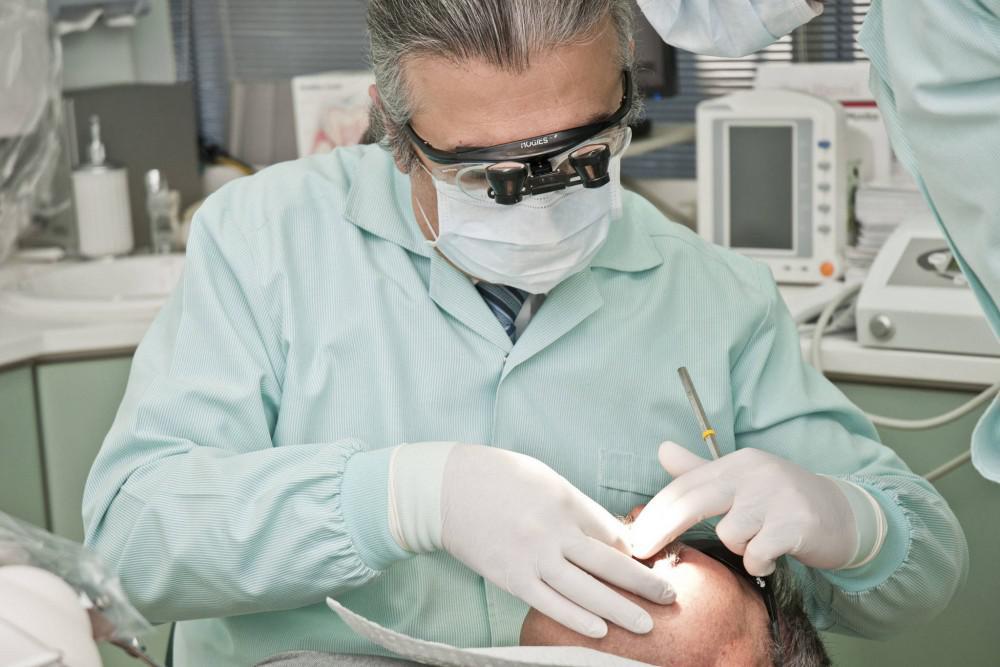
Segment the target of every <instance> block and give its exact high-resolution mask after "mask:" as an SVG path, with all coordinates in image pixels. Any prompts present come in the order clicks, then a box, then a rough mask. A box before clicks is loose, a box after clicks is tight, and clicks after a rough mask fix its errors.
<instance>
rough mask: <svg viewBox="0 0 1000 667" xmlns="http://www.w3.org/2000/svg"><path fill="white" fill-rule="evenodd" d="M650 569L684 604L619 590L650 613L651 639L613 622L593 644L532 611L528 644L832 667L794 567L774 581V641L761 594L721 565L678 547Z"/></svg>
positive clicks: (671, 659)
mask: <svg viewBox="0 0 1000 667" xmlns="http://www.w3.org/2000/svg"><path fill="white" fill-rule="evenodd" d="M644 562H645V563H646V564H647V565H649V566H651V567H654V568H656V569H657V570H661V571H663V572H664V575H665V576H666V577H667V578H668V579H669V580H670V582H671V584H672V585H673V588H674V590H675V592H676V593H677V600H676V601H675V602H674V603H673V604H671V605H658V604H654V603H652V602H649V601H647V600H644V599H642V598H639V597H638V596H635V595H632V594H631V593H627V592H625V591H621V590H620V589H616V590H618V592H620V593H622V594H623V595H624V596H625V597H627V598H629V599H630V600H632V601H633V602H635V603H636V604H638V605H640V606H641V607H643V608H644V609H645V610H646V611H648V612H649V614H650V615H651V616H652V617H653V623H654V626H653V630H652V632H650V633H649V634H646V635H635V634H632V633H631V632H628V631H626V630H623V629H622V628H620V627H618V626H616V625H613V624H611V623H609V624H608V634H607V636H606V637H604V638H602V639H591V638H589V637H585V636H583V635H579V634H577V633H575V632H573V631H572V630H569V629H567V628H565V627H564V626H562V625H560V624H558V623H556V622H555V621H553V620H551V619H549V618H548V617H546V616H544V615H542V614H541V613H539V612H538V611H536V610H534V609H532V610H531V611H530V612H529V613H528V616H527V617H526V618H525V620H524V624H523V626H522V627H521V645H522V646H583V647H586V648H593V649H597V650H600V651H605V652H607V653H613V654H615V655H619V656H622V657H626V658H630V659H633V660H639V661H641V662H646V663H649V664H651V665H664V666H673V665H684V666H685V667H703V666H704V667H708V666H715V665H719V666H721V665H755V666H763V665H775V664H778V665H783V666H784V667H813V666H815V667H820V666H826V665H829V664H830V661H829V659H828V658H827V656H826V651H825V650H824V648H823V644H822V642H821V640H820V638H819V634H818V633H817V632H816V630H815V628H814V627H813V626H812V624H811V623H810V622H809V619H808V618H807V617H806V615H805V611H804V609H803V606H802V597H801V595H800V594H799V593H798V591H797V590H796V588H795V584H794V580H793V579H792V577H791V575H790V573H789V572H788V570H787V567H785V566H783V565H782V566H780V567H779V569H778V570H777V571H776V572H775V574H774V575H772V576H771V578H770V585H771V586H772V590H773V592H774V594H775V596H776V602H777V610H778V618H779V627H780V633H779V634H780V639H779V640H778V641H777V642H775V641H773V640H772V638H771V631H770V621H769V618H768V614H767V610H766V608H765V606H764V602H763V597H762V596H761V594H760V592H758V591H757V590H755V589H754V586H753V584H751V583H750V581H749V580H747V579H746V578H744V577H741V576H738V575H737V574H736V573H735V572H733V571H732V570H731V569H730V568H729V567H727V566H726V565H724V564H723V563H721V562H720V561H718V560H716V559H715V558H713V557H711V556H709V555H707V554H706V553H703V552H702V551H700V550H698V549H696V548H695V547H693V546H688V545H686V544H683V543H682V542H674V543H671V544H670V545H668V546H667V547H666V548H665V549H664V550H663V551H662V552H660V553H659V554H657V555H656V556H655V557H653V558H651V559H649V560H648V561H644ZM612 588H614V587H612Z"/></svg>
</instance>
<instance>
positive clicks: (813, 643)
mask: <svg viewBox="0 0 1000 667" xmlns="http://www.w3.org/2000/svg"><path fill="white" fill-rule="evenodd" d="M771 586H772V587H773V590H774V596H775V599H776V601H777V603H778V625H779V628H780V633H779V634H780V637H781V639H780V640H779V641H771V642H770V644H771V662H772V663H774V664H775V665H781V666H782V667H829V666H830V665H831V664H832V663H831V662H830V657H829V656H828V655H827V653H826V647H825V646H823V640H822V639H821V638H820V636H819V632H818V631H817V630H816V627H815V626H814V625H813V624H812V621H810V620H809V616H808V615H806V610H805V605H804V604H803V601H802V592H801V591H800V590H799V585H798V581H797V580H796V579H795V577H794V575H792V572H791V570H790V569H789V568H788V564H787V563H786V562H785V559H784V558H782V559H780V560H779V561H778V566H777V568H776V569H775V571H774V574H772V575H771Z"/></svg>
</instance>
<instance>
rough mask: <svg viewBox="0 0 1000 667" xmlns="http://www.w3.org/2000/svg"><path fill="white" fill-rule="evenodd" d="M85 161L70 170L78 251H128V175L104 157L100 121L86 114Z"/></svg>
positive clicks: (89, 253) (92, 254)
mask: <svg viewBox="0 0 1000 667" xmlns="http://www.w3.org/2000/svg"><path fill="white" fill-rule="evenodd" d="M87 152H88V156H89V158H90V159H89V161H88V162H86V163H84V164H82V165H80V166H79V167H77V168H76V169H75V170H73V201H74V204H75V206H76V218H77V231H78V233H79V240H80V247H79V251H80V254H81V255H82V256H84V257H103V256H106V255H124V254H127V253H128V252H130V251H131V250H132V241H133V239H132V216H131V212H130V209H129V201H128V174H127V172H126V171H125V169H124V168H122V167H119V166H117V165H115V164H114V163H112V162H111V161H110V160H108V159H107V151H106V150H105V148H104V142H102V141H101V121H100V119H99V118H98V117H97V116H91V117H90V145H89V146H88V149H87Z"/></svg>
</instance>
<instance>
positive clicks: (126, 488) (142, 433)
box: [83, 190, 408, 622]
mask: <svg viewBox="0 0 1000 667" xmlns="http://www.w3.org/2000/svg"><path fill="white" fill-rule="evenodd" d="M277 302H279V299H278V298H277V296H276V295H275V294H271V293H265V292H264V290H263V288H262V286H261V285H260V284H259V282H258V277H257V273H256V261H255V253H254V249H253V246H252V244H251V242H250V240H249V239H248V237H247V236H246V234H245V233H244V231H243V230H241V229H240V227H239V226H238V224H237V223H235V222H234V221H232V220H229V219H228V218H227V214H226V206H225V190H223V191H222V192H220V193H218V194H217V195H215V196H213V197H211V198H209V200H208V201H207V202H206V203H205V205H204V206H203V207H202V208H201V210H200V211H199V212H198V215H197V216H196V218H195V221H194V225H193V228H192V235H191V240H190V242H189V245H188V251H187V259H186V262H185V267H184V275H183V278H182V281H181V284H180V285H179V287H178V288H177V290H176V291H175V293H174V294H173V295H172V296H171V298H170V300H169V301H168V303H167V304H166V305H165V306H164V308H163V310H162V311H161V313H160V314H159V315H158V317H157V319H156V321H155V322H154V323H153V325H152V327H151V329H150V331H149V332H148V334H147V335H146V337H145V338H144V339H143V341H142V343H141V345H140V346H139V349H138V350H137V352H136V355H135V358H134V360H133V364H132V371H131V376H130V378H129V383H128V388H127V390H126V394H125V398H124V400H123V402H122V405H121V407H120V408H119V411H118V414H117V416H116V418H115V421H114V424H113V426H112V428H111V431H110V432H109V434H108V436H107V438H106V440H105V442H104V444H103V446H102V448H101V451H100V453H99V454H98V457H97V459H96V461H95V463H94V466H93V468H92V470H91V473H90V476H89V478H88V480H87V486H86V490H85V493H84V506H83V507H84V523H85V526H86V535H87V538H86V541H87V544H88V545H90V546H91V547H93V548H95V549H96V550H97V551H98V552H99V553H100V554H101V555H102V556H103V557H104V558H105V559H106V560H107V561H108V562H109V563H110V564H111V565H112V567H113V568H114V570H115V571H116V572H117V573H118V575H119V576H120V578H121V581H122V584H123V586H124V588H125V592H126V593H127V594H128V596H129V599H130V600H132V601H133V603H135V604H136V606H137V607H138V608H139V610H140V611H142V612H143V613H144V614H145V615H146V616H147V617H148V618H149V619H150V620H151V621H154V622H163V621H175V620H184V619H192V618H203V617H218V616H231V615H235V614H243V613H252V612H262V611H268V610H277V609H290V608H295V607H301V606H305V605H309V604H313V603H317V602H321V601H322V600H323V599H324V598H325V596H327V595H332V594H336V592H337V591H338V590H344V589H347V588H352V587H356V586H360V585H362V584H364V583H365V582H367V581H369V580H370V579H371V578H373V577H375V576H376V575H377V574H378V572H379V571H380V570H381V569H383V568H385V567H387V566H388V565H389V564H390V563H391V562H393V561H394V560H397V559H401V558H405V557H407V555H408V554H407V553H406V552H404V551H402V550H401V549H399V547H398V546H396V545H395V543H394V542H393V541H392V539H391V537H389V536H388V535H389V534H388V522H387V521H386V520H385V516H386V507H387V500H388V492H387V471H388V456H387V452H388V451H389V450H388V449H386V450H381V449H373V448H372V447H370V446H369V444H368V443H363V442H360V441H358V440H355V439H351V438H347V439H343V440H339V441H337V442H332V443H330V442H315V443H301V444H299V443H296V444H290V445H287V444H283V445H282V446H275V443H274V442H273V441H272V436H273V433H274V429H275V424H276V420H277V418H278V414H279V409H280V406H281V396H282V386H281V382H282V377H283V370H284V359H285V355H284V349H283V341H282V340H281V335H280V331H281V328H280V314H279V313H278V312H276V308H277V306H276V305H275V304H276V303H277ZM391 444H394V443H378V444H377V446H378V447H385V446H387V445H391ZM380 520H381V521H382V523H381V524H379V521H380Z"/></svg>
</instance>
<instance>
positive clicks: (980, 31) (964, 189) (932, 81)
mask: <svg viewBox="0 0 1000 667" xmlns="http://www.w3.org/2000/svg"><path fill="white" fill-rule="evenodd" d="M858 40H859V41H860V43H861V45H862V46H863V47H864V49H865V53H867V54H868V57H869V58H870V59H871V62H872V76H871V87H872V93H873V94H874V95H875V99H876V100H877V101H878V106H879V110H880V111H881V112H882V116H883V117H884V118H885V125H886V129H887V130H888V132H889V137H890V138H891V140H892V146H893V149H894V150H895V151H896V155H897V156H898V157H899V160H900V162H901V163H902V164H903V165H904V166H906V168H907V169H908V170H909V172H910V173H911V174H912V175H913V177H914V178H915V179H916V181H917V184H918V185H919V187H920V189H921V190H922V192H923V194H924V197H925V198H926V199H927V201H928V203H929V204H930V206H931V209H932V210H933V211H934V215H935V216H936V217H937V221H938V223H939V226H940V227H941V230H942V232H943V233H944V236H945V238H946V239H947V240H948V245H949V246H950V247H951V249H952V252H953V253H954V255H955V258H956V260H957V261H958V264H959V266H960V267H961V269H962V273H963V274H964V275H965V276H966V277H967V278H968V280H969V286H970V287H971V288H972V290H973V292H974V293H975V295H976V298H977V299H978V300H979V304H980V305H981V306H982V308H983V312H985V313H986V318H987V320H988V321H989V322H990V325H991V326H992V327H993V331H994V333H996V334H997V335H998V336H1000V0H948V1H947V2H941V1H940V0H875V1H874V2H873V3H872V6H871V9H870V10H869V12H868V16H867V17H866V18H865V23H864V26H863V28H862V30H861V33H860V35H859V36H858ZM972 463H973V465H974V466H975V467H976V469H977V470H978V471H979V472H980V473H981V474H982V475H983V476H984V477H986V478H987V479H990V480H992V481H994V482H1000V398H997V399H995V400H994V401H993V404H992V405H991V406H990V407H989V408H988V409H987V411H986V414H984V415H983V417H982V419H981V420H980V421H979V424H978V425H977V426H976V430H975V431H974V432H973V434H972Z"/></svg>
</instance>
